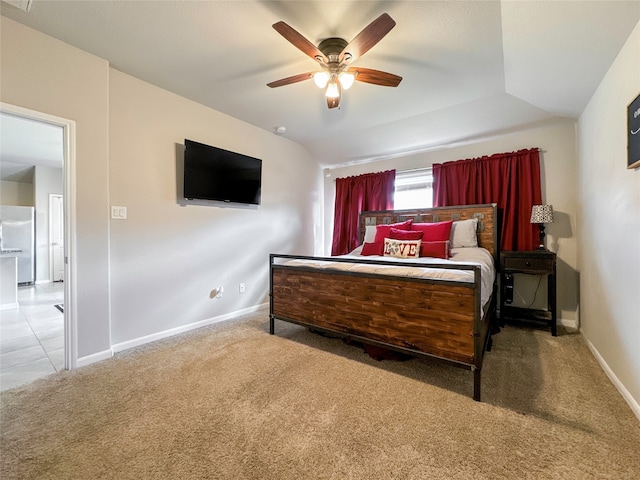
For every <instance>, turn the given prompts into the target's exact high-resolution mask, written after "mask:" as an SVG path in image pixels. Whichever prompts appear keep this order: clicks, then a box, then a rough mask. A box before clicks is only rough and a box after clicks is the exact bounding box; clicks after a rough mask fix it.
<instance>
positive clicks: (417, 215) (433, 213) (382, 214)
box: [359, 203, 500, 266]
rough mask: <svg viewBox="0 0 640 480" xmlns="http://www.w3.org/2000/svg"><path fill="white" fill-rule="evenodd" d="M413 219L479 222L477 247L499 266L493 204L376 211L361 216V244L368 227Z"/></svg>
mask: <svg viewBox="0 0 640 480" xmlns="http://www.w3.org/2000/svg"><path fill="white" fill-rule="evenodd" d="M410 218H412V219H413V221H414V222H416V223H433V222H445V221H447V220H454V221H456V220H468V219H471V218H477V219H478V245H479V246H480V247H483V248H486V249H487V250H489V252H491V255H493V258H494V261H495V265H496V266H497V265H499V264H500V262H499V261H500V248H499V245H498V234H499V222H498V208H497V205H496V204H495V203H491V204H485V205H460V206H454V207H435V208H418V209H411V210H378V211H373V212H361V213H360V227H359V228H360V230H359V239H360V243H362V242H363V240H364V233H365V230H366V228H365V227H366V226H367V225H381V224H387V223H397V222H403V221H405V220H408V219H410Z"/></svg>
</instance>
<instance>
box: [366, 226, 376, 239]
mask: <svg viewBox="0 0 640 480" xmlns="http://www.w3.org/2000/svg"><path fill="white" fill-rule="evenodd" d="M365 228H366V229H365V231H364V243H373V242H374V241H375V239H376V226H375V225H367V226H366V227H365Z"/></svg>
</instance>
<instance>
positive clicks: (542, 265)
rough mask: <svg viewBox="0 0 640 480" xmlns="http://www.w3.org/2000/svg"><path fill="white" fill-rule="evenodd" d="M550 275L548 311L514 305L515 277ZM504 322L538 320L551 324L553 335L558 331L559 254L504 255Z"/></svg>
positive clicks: (501, 318)
mask: <svg viewBox="0 0 640 480" xmlns="http://www.w3.org/2000/svg"><path fill="white" fill-rule="evenodd" d="M514 273H524V274H526V275H546V276H547V309H546V310H538V309H531V308H524V307H514V306H511V305H510V304H511V302H512V300H513V274H514ZM500 285H501V288H500V290H501V291H500V320H501V322H502V323H504V321H505V320H506V319H509V318H511V319H514V320H536V321H543V322H548V323H550V324H551V334H552V335H553V336H554V337H555V336H556V335H557V334H558V332H557V325H556V321H557V315H556V254H555V253H553V252H550V251H549V250H532V251H528V252H501V253H500Z"/></svg>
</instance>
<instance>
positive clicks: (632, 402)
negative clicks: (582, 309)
mask: <svg viewBox="0 0 640 480" xmlns="http://www.w3.org/2000/svg"><path fill="white" fill-rule="evenodd" d="M580 333H581V334H582V338H584V341H585V342H586V344H587V346H588V347H589V350H591V353H593V356H594V357H596V360H597V361H598V363H599V364H600V366H601V367H602V369H603V370H604V372H605V373H606V374H607V377H609V380H611V383H613V385H615V387H616V388H617V389H618V391H619V392H620V395H622V398H624V400H625V401H626V402H627V403H628V404H629V407H631V411H633V413H634V415H635V416H636V417H637V418H638V420H640V404H639V403H638V402H637V401H636V399H635V398H633V396H632V395H631V394H630V393H629V390H627V389H626V388H625V386H624V385H623V384H622V382H621V381H620V380H618V377H617V376H616V374H615V373H613V370H611V368H609V365H607V362H606V361H605V360H604V358H602V355H600V352H598V350H597V349H596V347H595V346H594V345H593V343H591V341H590V340H589V338H588V337H587V336H586V335H585V334H584V332H583V331H582V330H581V331H580Z"/></svg>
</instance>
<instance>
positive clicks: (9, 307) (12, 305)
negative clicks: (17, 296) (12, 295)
mask: <svg viewBox="0 0 640 480" xmlns="http://www.w3.org/2000/svg"><path fill="white" fill-rule="evenodd" d="M19 306H20V304H19V303H18V302H16V303H3V304H2V305H0V310H12V309H14V308H18V307H19Z"/></svg>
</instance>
